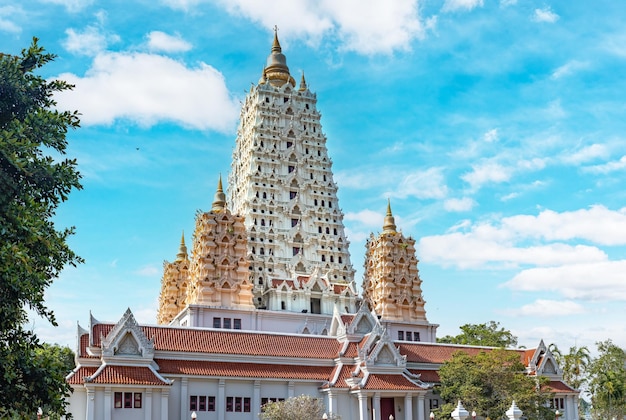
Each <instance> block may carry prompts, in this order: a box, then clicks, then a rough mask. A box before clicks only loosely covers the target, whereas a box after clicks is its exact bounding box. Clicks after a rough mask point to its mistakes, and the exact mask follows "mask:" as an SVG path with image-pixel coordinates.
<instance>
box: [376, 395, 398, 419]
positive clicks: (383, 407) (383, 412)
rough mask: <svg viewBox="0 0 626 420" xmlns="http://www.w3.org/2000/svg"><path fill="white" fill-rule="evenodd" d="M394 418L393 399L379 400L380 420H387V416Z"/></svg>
mask: <svg viewBox="0 0 626 420" xmlns="http://www.w3.org/2000/svg"><path fill="white" fill-rule="evenodd" d="M390 415H393V417H394V418H395V417H396V412H395V410H394V403H393V398H381V399H380V420H388V419H389V416H390Z"/></svg>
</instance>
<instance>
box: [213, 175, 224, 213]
mask: <svg viewBox="0 0 626 420" xmlns="http://www.w3.org/2000/svg"><path fill="white" fill-rule="evenodd" d="M225 208H226V194H224V189H223V188H222V175H221V174H220V178H219V181H217V191H215V197H214V198H213V205H212V206H211V211H213V212H218V213H219V212H221V211H223V210H224V209H225Z"/></svg>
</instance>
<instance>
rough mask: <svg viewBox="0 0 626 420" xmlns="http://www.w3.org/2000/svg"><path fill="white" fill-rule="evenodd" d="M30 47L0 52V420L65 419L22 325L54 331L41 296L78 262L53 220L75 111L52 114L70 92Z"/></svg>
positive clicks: (42, 355)
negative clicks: (38, 323) (44, 323)
mask: <svg viewBox="0 0 626 420" xmlns="http://www.w3.org/2000/svg"><path fill="white" fill-rule="evenodd" d="M54 57H55V56H54V55H52V54H48V53H46V52H45V50H44V49H43V48H42V47H40V46H39V45H38V44H37V39H36V38H35V39H33V43H32V44H31V46H30V47H29V48H28V49H25V50H23V51H22V53H21V55H19V56H14V55H8V54H0V313H1V314H2V316H0V382H1V383H2V386H0V417H16V416H17V417H20V418H34V417H35V416H36V412H37V409H38V408H39V407H47V409H48V410H49V411H50V412H53V413H60V414H62V413H64V412H65V401H64V398H63V397H64V396H65V395H67V394H68V392H69V390H70V388H69V386H68V385H67V384H66V383H65V380H64V379H63V377H62V375H61V374H56V373H57V372H59V370H58V366H57V364H56V363H57V362H56V359H55V358H54V357H49V353H48V352H46V351H45V348H44V347H43V346H42V344H41V343H40V342H39V340H38V339H37V337H36V335H35V334H34V333H33V332H32V331H29V330H28V328H27V327H26V325H27V324H26V323H27V320H28V319H27V310H28V309H31V310H33V311H34V312H35V313H37V314H38V315H39V316H41V317H43V318H44V319H47V320H48V321H49V322H51V323H52V324H53V325H56V321H55V318H54V314H53V312H52V311H51V310H50V309H48V308H47V307H46V305H45V301H44V292H45V290H46V289H47V288H48V287H49V286H50V285H51V284H52V281H53V280H54V279H55V278H57V277H58V275H59V273H60V272H61V270H62V269H63V268H64V267H65V266H66V265H68V264H70V265H76V264H77V263H80V262H81V259H80V258H79V257H78V256H77V255H75V254H74V252H72V250H71V249H70V248H69V246H68V244H67V238H68V236H69V235H71V234H72V229H60V230H59V229H57V228H56V226H55V224H54V222H53V216H54V215H55V212H56V209H57V207H58V205H59V204H60V203H61V202H63V201H65V200H66V199H67V198H68V195H69V194H70V192H71V191H72V190H73V189H79V188H81V186H80V183H79V179H80V175H79V174H78V172H77V170H76V161H75V160H73V159H66V158H64V155H65V151H66V147H67V140H66V135H67V132H68V130H69V129H70V128H76V127H78V125H79V118H78V114H77V112H69V111H58V110H56V109H55V106H56V103H55V101H54V98H53V95H54V93H55V92H60V91H64V90H67V89H71V88H72V86H71V85H68V84H67V83H66V82H63V81H59V80H52V81H47V80H45V79H44V78H43V77H41V76H39V75H37V74H35V71H36V70H38V69H39V68H41V67H42V66H43V65H45V64H46V63H48V62H50V61H51V60H53V59H54Z"/></svg>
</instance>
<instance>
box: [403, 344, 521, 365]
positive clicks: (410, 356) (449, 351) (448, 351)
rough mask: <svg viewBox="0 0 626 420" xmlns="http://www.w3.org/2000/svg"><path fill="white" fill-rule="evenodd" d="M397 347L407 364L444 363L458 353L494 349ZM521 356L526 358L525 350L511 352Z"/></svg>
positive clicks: (441, 346)
mask: <svg viewBox="0 0 626 420" xmlns="http://www.w3.org/2000/svg"><path fill="white" fill-rule="evenodd" d="M396 345H397V346H398V347H399V348H400V353H401V354H405V355H406V356H407V358H406V359H407V362H413V363H443V362H445V361H446V360H449V359H450V358H452V355H453V354H454V353H456V352H458V351H462V352H464V353H467V354H469V355H470V356H475V355H477V354H478V353H480V352H482V351H491V350H493V348H492V347H469V346H454V345H436V344H434V345H433V344H423V343H422V344H420V343H403V342H398V343H396ZM509 351H512V352H516V353H518V354H519V355H520V359H522V361H524V360H523V358H524V353H525V351H524V350H509Z"/></svg>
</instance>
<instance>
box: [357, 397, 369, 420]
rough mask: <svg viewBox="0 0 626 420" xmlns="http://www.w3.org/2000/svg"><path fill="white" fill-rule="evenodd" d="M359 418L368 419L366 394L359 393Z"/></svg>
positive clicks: (360, 419) (361, 419)
mask: <svg viewBox="0 0 626 420" xmlns="http://www.w3.org/2000/svg"><path fill="white" fill-rule="evenodd" d="M358 398H359V420H369V419H368V417H367V395H365V394H359V395H358Z"/></svg>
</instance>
